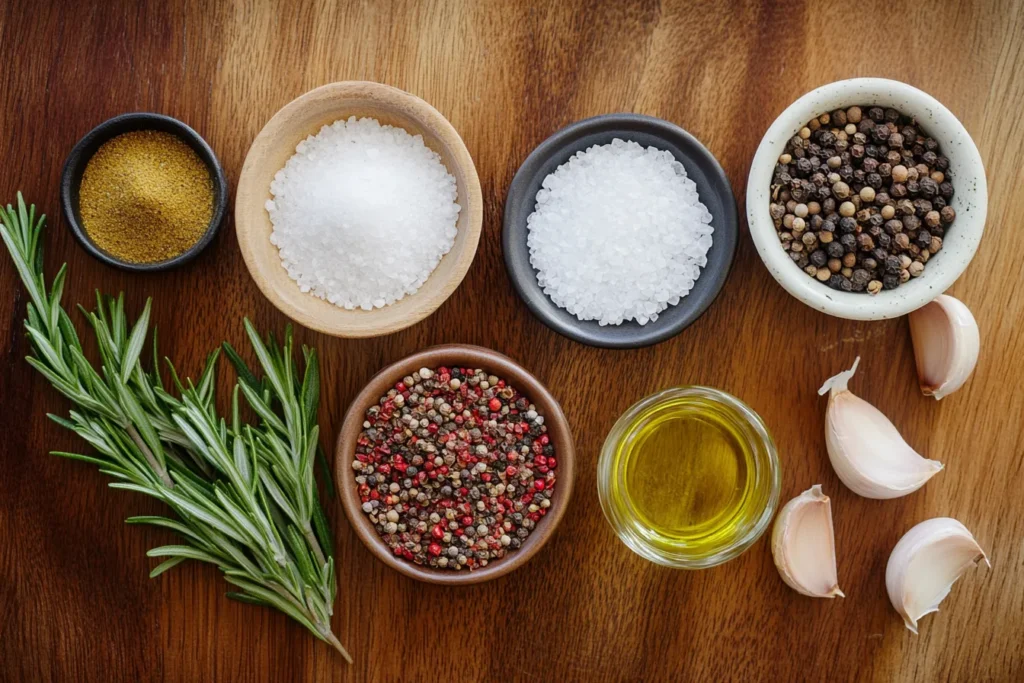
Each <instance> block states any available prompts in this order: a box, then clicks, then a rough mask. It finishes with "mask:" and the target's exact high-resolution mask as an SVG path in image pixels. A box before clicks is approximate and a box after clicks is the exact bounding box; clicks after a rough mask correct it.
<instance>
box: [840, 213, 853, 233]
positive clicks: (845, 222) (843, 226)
mask: <svg viewBox="0 0 1024 683" xmlns="http://www.w3.org/2000/svg"><path fill="white" fill-rule="evenodd" d="M856 230H857V221H856V220H854V219H853V217H852V216H843V217H842V218H840V219H839V234H840V235H849V234H851V233H853V232H855V231H856Z"/></svg>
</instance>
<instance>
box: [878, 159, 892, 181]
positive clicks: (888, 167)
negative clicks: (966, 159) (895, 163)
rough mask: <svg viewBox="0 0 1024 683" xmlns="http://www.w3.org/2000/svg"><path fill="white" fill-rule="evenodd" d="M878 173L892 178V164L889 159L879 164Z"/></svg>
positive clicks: (883, 176)
mask: <svg viewBox="0 0 1024 683" xmlns="http://www.w3.org/2000/svg"><path fill="white" fill-rule="evenodd" d="M878 175H880V176H882V178H891V177H892V164H890V163H889V162H887V161H883V162H882V163H880V164H878Z"/></svg>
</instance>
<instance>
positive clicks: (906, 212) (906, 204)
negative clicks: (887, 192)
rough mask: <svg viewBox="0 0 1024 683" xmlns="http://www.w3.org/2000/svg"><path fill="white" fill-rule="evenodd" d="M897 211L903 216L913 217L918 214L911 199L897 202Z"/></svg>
mask: <svg viewBox="0 0 1024 683" xmlns="http://www.w3.org/2000/svg"><path fill="white" fill-rule="evenodd" d="M896 210H897V211H899V213H900V215H901V216H911V215H913V214H915V213H917V209H916V208H915V207H914V202H913V201H912V200H910V199H901V200H900V201H898V202H896Z"/></svg>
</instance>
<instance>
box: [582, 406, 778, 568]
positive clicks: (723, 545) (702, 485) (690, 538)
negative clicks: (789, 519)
mask: <svg viewBox="0 0 1024 683" xmlns="http://www.w3.org/2000/svg"><path fill="white" fill-rule="evenodd" d="M597 477H598V482H597V486H598V496H599V498H600V500H601V508H602V510H604V514H605V517H606V518H607V519H608V522H609V523H610V524H611V525H612V528H613V529H615V532H616V533H617V534H618V536H619V538H621V539H622V541H623V542H624V543H625V544H626V545H627V546H629V547H630V548H631V549H632V550H633V551H634V552H636V553H637V554H639V555H641V556H642V557H645V558H647V559H648V560H651V561H652V562H657V563H658V564H663V565H667V566H671V567H680V568H685V569H700V568H704V567H712V566H714V565H717V564H721V563H722V562H725V561H727V560H730V559H732V558H734V557H736V556H737V555H739V554H740V553H742V552H743V551H744V550H746V549H747V548H749V547H750V545H751V544H753V543H754V541H756V540H757V539H758V538H759V537H760V536H761V534H762V533H764V531H765V529H767V528H768V524H769V523H770V522H771V519H772V516H773V515H774V514H775V508H776V506H777V505H778V502H779V487H780V481H781V476H780V472H779V461H778V454H777V453H776V450H775V443H774V442H773V441H772V438H771V435H770V434H769V433H768V430H767V429H766V428H765V425H764V422H763V421H762V420H761V418H760V417H759V416H758V415H757V413H755V412H754V411H753V410H751V409H750V408H749V407H748V406H747V405H746V404H745V403H743V402H742V401H740V400H738V399H736V398H735V397H733V396H731V395H729V394H727V393H725V392H722V391H719V390H717V389H710V388H707V387H678V388H675V389H668V390H666V391H662V392H660V393H658V394H655V395H653V396H649V397H647V398H645V399H643V400H642V401H640V402H639V403H636V404H635V405H633V406H632V407H631V408H630V409H629V410H627V411H626V412H625V413H624V414H623V415H622V417H620V418H619V420H618V421H617V422H616V423H615V426H614V427H612V431H611V433H610V434H609V435H608V438H607V439H606V440H605V443H604V448H603V449H602V452H601V458H600V460H599V461H598V472H597Z"/></svg>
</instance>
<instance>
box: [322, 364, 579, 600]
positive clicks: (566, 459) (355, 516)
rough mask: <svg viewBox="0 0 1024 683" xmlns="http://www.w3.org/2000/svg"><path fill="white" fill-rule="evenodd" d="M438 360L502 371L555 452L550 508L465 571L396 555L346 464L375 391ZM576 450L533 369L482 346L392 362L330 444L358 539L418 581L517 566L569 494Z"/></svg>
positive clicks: (541, 541)
mask: <svg viewBox="0 0 1024 683" xmlns="http://www.w3.org/2000/svg"><path fill="white" fill-rule="evenodd" d="M441 365H455V366H472V367H474V368H482V369H485V370H488V371H490V372H493V373H494V374H497V375H499V376H501V377H502V378H503V379H506V380H508V381H509V382H510V383H512V384H513V385H514V386H516V387H517V388H518V389H520V390H521V391H522V392H523V393H524V395H526V396H527V397H528V398H529V399H530V400H531V401H532V402H533V403H534V405H536V406H537V409H538V412H541V413H542V414H543V415H544V418H545V424H546V425H547V426H548V433H549V434H550V435H551V437H552V439H553V440H554V442H555V452H556V453H557V454H558V469H559V475H558V484H557V486H556V487H555V492H554V495H553V496H552V499H551V507H550V509H549V511H548V513H547V514H546V515H545V516H544V518H543V519H542V520H541V521H540V522H539V523H538V524H537V526H536V528H535V529H534V530H533V532H532V533H531V534H530V535H529V536H528V537H527V539H526V542H525V543H524V544H523V547H522V548H520V549H519V550H516V551H515V552H512V553H509V554H508V555H506V556H505V557H503V558H500V559H498V560H495V561H494V562H491V563H489V564H488V565H487V566H486V567H483V568H481V569H474V570H472V571H465V572H454V571H447V570H440V569H431V568H427V567H422V566H420V565H417V564H414V563H412V562H409V561H407V560H405V559H400V558H396V557H395V556H394V555H393V554H392V553H391V551H390V550H389V549H388V547H387V546H386V545H385V544H384V541H383V540H381V538H380V536H379V535H378V534H377V531H376V530H375V529H374V528H373V525H372V524H371V523H370V520H369V518H367V516H366V513H364V512H363V510H362V504H361V502H360V500H359V495H358V493H357V492H356V483H355V477H356V475H355V472H354V471H353V470H352V466H351V461H352V454H353V453H354V452H355V444H356V439H358V437H359V433H360V432H361V431H362V423H363V416H364V414H365V412H366V409H367V408H368V407H370V406H371V405H373V404H375V403H376V402H377V401H378V400H379V398H380V396H382V395H383V394H385V393H386V392H387V390H388V389H389V388H390V387H391V386H392V385H393V384H394V383H395V382H397V381H398V380H399V379H401V378H402V377H404V376H405V375H408V374H410V373H412V372H414V371H416V370H419V369H420V368H421V367H428V368H431V369H433V368H436V367H439V366H441ZM575 453H576V452H575V446H574V444H573V438H572V431H571V429H570V426H569V421H568V420H567V419H566V417H565V414H564V413H563V412H562V409H561V406H560V405H559V403H558V400H557V399H556V398H555V397H554V396H553V395H552V394H551V392H550V391H549V390H548V389H547V387H545V386H544V385H543V384H542V383H541V382H540V380H538V379H537V378H536V377H534V376H533V374H531V373H530V372H529V371H528V370H526V369H525V368H524V367H523V366H521V365H519V363H517V362H516V361H514V360H512V359H511V358H509V357H508V356H505V355H503V354H501V353H498V352H497V351H493V350H491V349H487V348H484V347H482V346H473V345H470V344H442V345H439V346H432V347H429V348H426V349H423V350H421V351H417V352H416V353H413V354H412V355H409V356H406V357H404V358H402V359H401V360H398V361H396V362H394V363H391V364H390V365H388V366H386V367H384V368H383V369H381V370H379V371H378V372H377V373H376V374H374V375H373V377H372V378H370V380H369V381H368V382H367V383H366V385H365V386H364V387H363V388H362V390H361V391H360V392H359V394H358V395H357V396H356V397H355V398H354V399H353V400H352V402H351V403H350V404H349V407H348V410H347V411H346V412H345V418H344V420H343V422H342V426H341V429H340V430H339V431H338V437H337V441H336V444H335V453H334V471H335V478H336V481H337V483H338V495H339V497H340V498H341V504H342V508H343V510H344V511H345V516H346V517H347V518H348V521H349V524H350V525H351V527H352V528H353V530H354V531H355V532H356V535H357V536H358V537H359V540H360V541H362V543H363V545H364V546H366V548H367V549H368V550H369V551H370V552H371V553H372V554H373V555H374V556H375V557H376V558H377V559H378V560H380V561H381V562H383V563H384V564H386V565H387V566H389V567H391V568H392V569H395V570H397V571H398V572H400V573H401V574H404V575H405V576H408V577H410V578H413V579H416V580H418V581H424V582H427V583H434V584H446V585H468V584H475V583H481V582H483V581H489V580H491V579H496V578H498V577H501V576H504V575H506V574H508V573H509V572H512V571H514V570H516V569H518V568H519V567H521V566H522V565H524V564H526V562H528V561H529V560H530V559H532V558H533V557H534V556H535V555H536V554H537V552H538V551H539V550H540V549H541V548H542V547H543V546H544V545H545V544H546V543H547V542H548V540H550V538H551V536H552V535H553V534H554V532H555V530H556V529H557V527H558V525H559V523H560V522H561V521H562V518H563V516H564V515H565V511H566V509H567V508H568V506H569V504H570V502H571V499H572V492H573V484H574V481H575V465H576V463H575V460H576V457H575Z"/></svg>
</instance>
